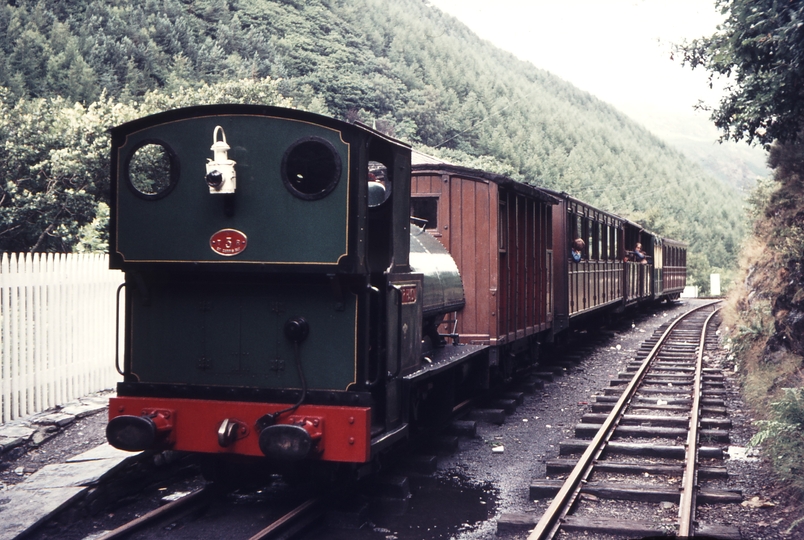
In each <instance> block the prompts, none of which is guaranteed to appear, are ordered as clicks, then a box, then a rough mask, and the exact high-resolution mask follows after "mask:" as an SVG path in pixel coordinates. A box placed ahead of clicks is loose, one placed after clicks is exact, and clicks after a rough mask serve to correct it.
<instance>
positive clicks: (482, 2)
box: [429, 0, 723, 137]
mask: <svg viewBox="0 0 804 540" xmlns="http://www.w3.org/2000/svg"><path fill="white" fill-rule="evenodd" d="M429 1H430V3H431V4H432V5H434V6H436V7H437V8H439V9H441V10H442V11H445V12H446V13H448V14H450V15H452V16H454V17H456V18H457V19H458V20H460V21H461V22H463V23H464V24H466V25H467V26H468V27H469V28H471V29H472V30H473V31H474V32H475V33H476V34H478V35H479V36H480V37H481V38H483V39H486V40H488V41H490V42H492V43H493V44H494V45H496V46H498V47H500V48H501V49H504V50H507V51H509V52H511V53H513V54H515V55H516V56H517V57H519V58H521V59H523V60H527V61H530V62H531V63H533V64H534V65H535V66H536V67H539V68H542V69H545V70H547V71H550V72H551V73H553V74H555V75H557V76H559V77H561V78H562V79H564V80H566V81H568V82H570V83H572V84H573V85H575V86H577V87H578V88H581V89H582V90H586V91H588V92H589V93H591V94H593V95H595V96H596V97H598V98H600V99H602V100H603V101H606V102H608V103H611V104H612V105H614V106H615V107H617V108H618V109H620V110H621V111H623V112H624V113H626V114H628V115H629V116H632V117H633V118H635V119H636V120H638V121H640V122H641V123H643V124H645V125H647V126H648V127H650V123H651V115H655V116H658V115H666V114H672V115H682V116H689V117H690V118H693V117H697V118H698V120H699V121H701V122H703V121H704V120H706V118H707V116H708V115H707V114H706V113H703V112H694V111H693V106H694V105H695V104H696V103H698V101H699V100H703V101H705V102H708V103H710V104H716V103H717V101H718V97H719V95H720V94H719V92H720V91H719V90H710V89H709V84H708V74H707V73H706V72H705V71H703V70H700V69H698V70H691V69H690V68H689V67H682V66H681V63H680V62H679V61H678V60H675V61H674V60H671V58H670V52H671V47H672V44H673V43H681V42H682V41H683V40H685V39H686V40H692V39H695V38H697V37H703V36H710V35H712V34H713V33H714V32H715V31H716V29H717V25H718V24H719V23H720V22H721V21H722V20H723V16H722V15H721V14H720V13H719V12H718V11H717V10H716V9H715V5H714V0H560V1H556V0H429ZM706 121H708V120H706ZM712 136H713V137H717V132H716V131H715V130H714V127H712Z"/></svg>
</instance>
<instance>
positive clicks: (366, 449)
mask: <svg viewBox="0 0 804 540" xmlns="http://www.w3.org/2000/svg"><path fill="white" fill-rule="evenodd" d="M409 201H410V149H409V147H407V146H406V145H404V144H402V143H399V142H397V141H395V140H392V139H390V138H388V137H385V136H383V135H382V134H379V133H377V132H374V131H372V130H371V129H369V128H367V127H365V126H362V125H354V124H347V123H344V122H340V121H337V120H334V119H330V118H326V117H322V116H318V115H314V114H310V113H305V112H302V111H295V110H288V109H278V108H272V107H262V106H247V105H227V106H205V107H193V108H188V109H180V110H175V111H170V112H166V113H162V114H158V115H154V116H151V117H147V118H143V119H140V120H137V121H134V122H130V123H128V124H124V125H122V126H119V127H117V128H114V129H113V130H112V202H113V204H112V213H111V220H110V221H111V235H110V236H111V239H110V251H111V254H112V257H111V261H112V262H111V266H112V267H113V268H119V269H122V270H123V271H124V272H125V276H126V282H125V326H124V328H121V329H119V332H120V333H121V334H123V335H124V336H125V347H124V350H125V356H124V358H123V362H122V366H120V367H119V370H120V371H121V373H122V374H123V376H124V381H123V382H122V383H120V384H119V386H118V389H117V390H118V396H117V397H116V398H113V399H112V400H111V403H110V409H109V416H110V423H109V425H108V429H107V437H108V439H109V441H110V442H111V444H113V445H114V446H116V447H118V448H122V449H126V450H142V449H165V448H171V449H174V450H185V451H192V452H204V453H210V454H217V455H238V456H255V457H260V458H265V457H268V458H270V459H269V460H268V461H270V460H271V459H274V460H284V461H287V460H301V459H315V460H321V461H335V462H352V463H363V462H367V461H369V460H370V459H371V457H372V453H373V452H374V451H378V449H381V448H383V447H384V446H387V445H388V444H390V443H391V442H393V441H395V440H398V439H400V438H404V437H405V436H406V434H407V422H408V409H407V408H406V407H405V405H406V402H405V399H403V385H404V386H405V388H408V387H409V386H410V384H411V383H410V380H407V381H406V380H405V379H404V377H405V375H408V374H410V373H414V372H416V371H417V370H418V369H420V367H421V362H422V359H421V327H422V322H421V321H422V317H423V316H425V315H429V316H437V315H439V314H442V313H443V312H444V310H449V311H454V310H456V309H460V308H461V307H462V305H463V290H462V288H461V286H460V278H459V277H458V275H457V269H455V268H454V262H452V268H450V267H449V264H445V263H446V262H447V261H445V260H442V261H441V263H439V264H436V265H435V268H437V269H438V270H437V274H438V276H440V279H436V280H431V279H430V278H431V274H430V273H429V272H428V271H424V270H425V268H424V266H425V265H424V264H422V265H420V266H422V270H423V272H422V273H416V272H413V271H411V268H410V264H409V253H410V246H411V241H412V240H411V231H410V225H409V215H408V211H409V204H410V202H409ZM413 242H414V243H415V244H416V245H417V246H418V245H419V244H420V242H418V241H415V240H414V241H413ZM430 256H431V257H432V258H439V257H440V258H441V259H443V258H444V257H445V256H446V257H447V258H449V255H447V254H446V253H433V254H431V255H430ZM425 260H426V257H425ZM425 286H426V288H425ZM439 295H440V297H441V299H442V302H441V304H438V303H436V304H433V305H431V304H430V303H429V300H427V299H429V298H431V297H435V296H439ZM423 300H425V302H424V306H423Z"/></svg>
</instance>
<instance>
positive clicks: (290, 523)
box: [97, 485, 324, 540]
mask: <svg viewBox="0 0 804 540" xmlns="http://www.w3.org/2000/svg"><path fill="white" fill-rule="evenodd" d="M322 502H323V499H322V498H321V497H310V498H305V499H303V500H302V501H301V502H298V503H296V504H292V505H289V506H288V505H284V506H286V508H284V509H282V510H281V511H274V512H271V514H272V517H271V518H269V519H267V523H263V524H262V525H261V526H260V525H256V524H255V523H254V522H255V520H254V519H250V520H249V522H250V523H251V527H249V528H244V529H239V530H238V529H232V530H231V531H229V532H227V533H226V535H225V537H226V538H232V539H235V538H242V539H243V540H279V539H283V540H288V539H291V538H297V537H298V536H299V535H300V534H302V533H303V532H304V531H307V530H308V529H309V528H310V527H311V526H312V525H313V524H314V523H316V522H317V521H318V520H319V519H321V517H322V516H323V513H324V509H323V507H324V505H323V504H322ZM229 506H231V504H230V503H228V502H227V501H226V500H225V498H224V496H223V494H222V493H220V492H218V491H217V490H215V489H214V488H213V487H211V486H209V485H208V486H206V487H203V488H201V489H198V490H196V491H193V492H191V493H189V494H187V495H185V496H184V497H182V498H180V499H177V500H175V501H172V502H169V503H167V504H165V505H163V506H160V507H159V508H157V509H155V510H152V511H150V512H148V513H146V514H144V515H142V516H139V517H137V518H135V519H133V520H131V521H129V522H127V523H124V524H123V525H121V526H119V527H118V528H116V529H114V530H113V531H109V532H107V533H105V534H103V535H102V536H100V537H98V538H97V540H121V539H123V538H151V537H152V532H154V531H156V530H158V529H170V528H174V527H177V524H180V523H182V522H183V521H184V520H185V518H188V517H190V516H195V518H191V519H190V520H188V521H192V522H195V521H199V522H200V526H197V524H195V523H194V524H192V525H190V527H189V529H190V530H186V531H182V532H181V533H180V534H176V535H173V536H175V537H177V538H186V537H190V538H203V537H204V536H205V534H209V533H210V530H209V529H208V528H206V527H205V525H204V520H197V517H198V516H199V515H201V514H204V513H207V512H210V509H212V508H214V509H215V510H214V512H212V513H214V514H216V515H215V517H214V519H215V520H221V515H220V514H221V513H223V514H225V513H231V512H230V509H229V508H227V507H229ZM259 514H261V515H262V516H265V514H266V510H265V509H263V510H262V511H261V512H259ZM178 528H184V527H183V525H178ZM193 529H199V530H197V531H196V530H193ZM204 531H206V532H204ZM154 534H158V533H154ZM163 534H164V533H163ZM215 536H217V535H215V534H213V535H212V536H211V537H215ZM168 537H171V535H168Z"/></svg>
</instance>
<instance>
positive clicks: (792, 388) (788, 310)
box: [725, 142, 804, 497]
mask: <svg viewBox="0 0 804 540" xmlns="http://www.w3.org/2000/svg"><path fill="white" fill-rule="evenodd" d="M769 165H770V166H771V167H772V168H773V169H774V179H773V180H766V181H764V182H761V183H760V184H759V186H758V187H757V189H756V190H755V192H754V194H753V196H752V198H751V200H750V202H751V212H752V216H751V217H752V220H753V232H752V235H751V237H750V238H749V239H748V240H747V241H746V244H745V246H744V247H743V251H742V255H741V259H742V260H741V271H742V275H741V278H740V279H739V280H735V283H734V286H733V287H732V289H731V291H730V293H729V299H728V305H727V309H726V314H725V321H726V326H727V327H728V329H729V331H728V335H729V339H730V340H731V344H732V348H733V351H734V354H735V357H736V360H737V362H738V366H739V370H740V373H741V375H742V380H743V390H744V394H745V397H746V400H747V401H748V402H749V404H750V405H751V407H752V408H753V409H755V411H756V412H757V414H758V416H759V417H760V418H762V420H760V421H759V422H758V426H759V432H758V434H757V435H756V437H754V440H753V443H755V444H760V445H761V447H762V449H763V451H764V454H765V455H766V456H767V457H768V458H769V459H770V460H771V461H772V462H773V464H774V467H775V469H776V471H777V472H778V473H779V476H780V478H781V479H782V480H783V481H784V482H785V483H786V484H787V485H789V486H791V487H792V488H793V490H794V491H795V492H796V494H797V495H798V496H799V497H804V474H802V473H804V372H802V369H804V142H798V143H794V144H788V145H783V146H781V145H780V146H774V147H773V148H772V149H771V153H770V157H769Z"/></svg>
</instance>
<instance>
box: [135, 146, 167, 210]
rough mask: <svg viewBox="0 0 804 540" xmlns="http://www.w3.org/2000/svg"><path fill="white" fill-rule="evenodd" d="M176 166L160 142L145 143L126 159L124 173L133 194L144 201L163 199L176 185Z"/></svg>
mask: <svg viewBox="0 0 804 540" xmlns="http://www.w3.org/2000/svg"><path fill="white" fill-rule="evenodd" d="M177 169H178V164H177V162H176V159H175V156H174V154H173V152H172V151H171V150H170V149H169V148H168V146H167V145H165V144H164V143H160V142H146V143H144V144H142V145H141V146H139V147H138V148H137V149H136V150H134V151H133V152H132V153H131V154H130V155H129V157H128V162H127V164H126V173H127V175H128V184H129V186H130V187H131V188H132V189H133V191H134V193H136V194H137V195H139V196H140V197H144V198H146V199H159V198H161V197H164V196H165V195H167V194H168V193H170V190H172V189H173V187H174V186H175V185H176V180H177V179H178V176H179V175H178V170H177Z"/></svg>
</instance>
